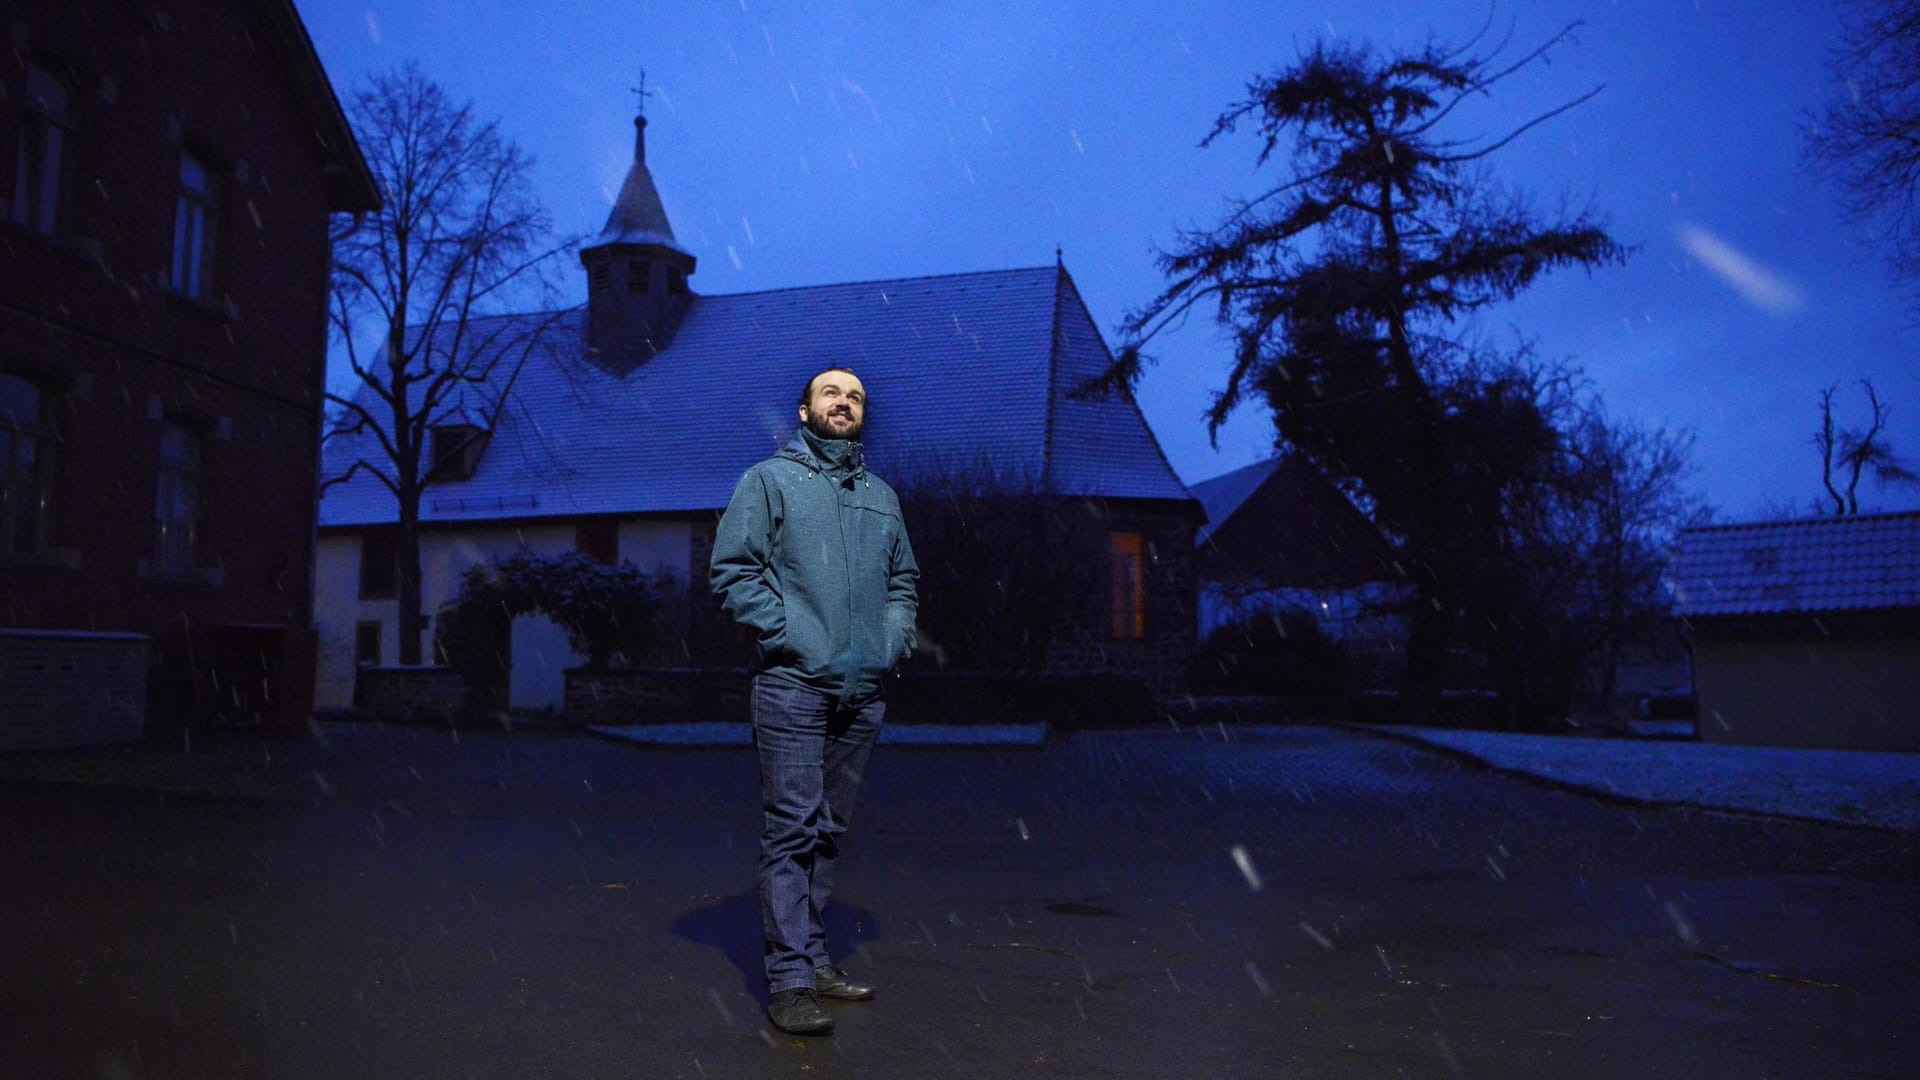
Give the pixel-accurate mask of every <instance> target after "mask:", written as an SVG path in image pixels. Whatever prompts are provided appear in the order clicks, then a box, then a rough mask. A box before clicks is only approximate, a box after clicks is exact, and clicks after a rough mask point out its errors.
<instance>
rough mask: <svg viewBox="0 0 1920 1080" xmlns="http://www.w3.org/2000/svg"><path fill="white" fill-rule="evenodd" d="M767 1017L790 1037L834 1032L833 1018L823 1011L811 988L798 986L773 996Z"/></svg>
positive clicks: (768, 1005)
mask: <svg viewBox="0 0 1920 1080" xmlns="http://www.w3.org/2000/svg"><path fill="white" fill-rule="evenodd" d="M767 1016H768V1018H770V1019H771V1020H772V1021H773V1026H774V1027H777V1028H779V1029H780V1030H781V1031H784V1032H786V1033H787V1034H789V1035H825V1034H827V1033H828V1032H830V1031H832V1030H833V1017H831V1016H828V1015H827V1014H826V1013H825V1012H823V1011H821V1009H820V1001H819V999H818V998H815V997H814V995H813V987H811V986H796V987H794V988H793V989H791V990H782V991H780V992H779V993H777V994H775V995H773V1000H772V1001H771V1002H768V1004H767Z"/></svg>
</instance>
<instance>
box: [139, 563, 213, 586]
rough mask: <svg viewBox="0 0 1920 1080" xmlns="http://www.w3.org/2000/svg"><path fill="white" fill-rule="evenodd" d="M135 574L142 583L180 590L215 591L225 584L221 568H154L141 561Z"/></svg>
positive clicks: (151, 564) (152, 565)
mask: <svg viewBox="0 0 1920 1080" xmlns="http://www.w3.org/2000/svg"><path fill="white" fill-rule="evenodd" d="M135 573H136V574H137V575H138V576H139V578H140V579H141V580H142V581H147V582H151V583H152V584H155V585H164V586H169V587H173V588H181V589H217V588H219V587H220V586H222V585H224V584H226V582H227V571H226V568H225V567H223V566H195V567H191V568H189V567H184V566H155V565H154V564H153V560H151V559H141V560H140V566H139V568H138V569H137V570H136V571H135Z"/></svg>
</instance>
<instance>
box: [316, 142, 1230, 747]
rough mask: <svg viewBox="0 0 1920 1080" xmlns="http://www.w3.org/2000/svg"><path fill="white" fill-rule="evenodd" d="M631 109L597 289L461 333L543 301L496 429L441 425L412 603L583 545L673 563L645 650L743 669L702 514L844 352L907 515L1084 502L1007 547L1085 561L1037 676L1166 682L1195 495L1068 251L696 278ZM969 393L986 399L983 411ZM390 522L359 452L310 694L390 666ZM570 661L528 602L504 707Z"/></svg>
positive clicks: (322, 560)
mask: <svg viewBox="0 0 1920 1080" xmlns="http://www.w3.org/2000/svg"><path fill="white" fill-rule="evenodd" d="M634 124H635V129H636V131H635V138H634V155H633V164H632V166H631V168H630V170H629V172H628V174H627V177H626V180H625V183H624V184H623V185H622V187H621V190H620V193H619V196H618V198H617V200H616V201H615V204H614V206H613V208H612V211H611V213H609V215H608V217H607V221H606V225H605V227H604V228H603V229H602V230H601V232H600V233H599V235H598V236H596V237H595V238H594V239H593V240H592V241H591V242H590V243H589V244H588V245H587V246H586V247H585V248H584V249H583V250H582V251H581V253H580V258H581V261H582V263H583V265H584V269H585V271H586V287H587V296H586V298H585V301H586V302H585V303H584V304H583V305H582V306H581V307H579V308H577V309H574V310H572V311H568V312H565V313H563V314H562V315H561V317H560V318H558V319H557V320H555V319H553V316H552V314H551V313H528V314H524V315H509V316H502V317H499V322H498V323H497V324H496V325H492V326H487V327H480V328H476V329H477V331H478V332H477V333H476V334H475V335H474V336H475V337H478V338H481V339H487V338H495V339H500V340H506V339H512V338H515V337H517V336H518V334H517V328H515V327H513V326H511V325H506V324H507V323H511V322H512V321H514V320H519V321H521V322H522V323H523V325H528V326H530V325H532V323H533V321H534V320H546V321H547V322H548V325H547V328H546V329H545V331H544V333H543V334H542V335H541V337H540V339H539V342H538V344H537V345H536V346H535V348H534V349H533V351H532V352H531V354H530V355H529V357H528V359H527V360H526V361H525V363H524V365H523V366H521V368H520V369H519V371H518V372H517V374H515V373H514V372H511V371H508V370H506V369H507V368H508V366H509V365H505V364H503V365H501V369H502V370H501V373H500V378H501V379H502V380H505V379H507V378H509V377H511V378H512V380H513V381H512V384H511V389H510V391H509V392H508V393H509V399H508V403H507V406H506V408H505V409H504V410H503V411H502V413H501V416H500V419H499V421H498V423H497V425H496V427H495V430H493V431H492V432H491V433H490V434H485V433H476V432H471V431H453V430H449V431H446V432H436V433H435V434H436V437H442V438H444V440H445V445H446V446H448V447H464V448H466V449H465V451H464V452H461V453H458V454H450V455H448V456H447V460H438V459H436V461H435V463H434V464H432V465H431V466H429V467H430V468H433V469H435V470H436V473H435V480H434V482H433V483H432V485H431V486H430V487H428V488H427V490H426V493H425V495H424V497H423V499H422V505H421V508H420V509H421V514H420V518H421V522H422V543H421V556H422V558H421V566H422V574H423V581H422V593H423V613H424V614H427V615H428V616H429V617H431V614H432V613H433V612H434V611H435V609H437V608H438V607H439V606H440V605H441V604H443V603H445V602H447V601H448V600H449V599H451V598H452V596H453V590H455V589H456V588H457V587H458V583H459V579H460V575H461V573H462V572H463V571H465V570H466V569H467V568H468V567H470V566H472V565H474V564H475V563H477V562H480V561H483V560H487V559H491V558H495V557H498V556H501V555H504V554H507V553H510V552H513V551H517V550H530V551H533V552H537V553H547V554H554V553H562V552H568V551H580V552H585V553H588V554H590V555H592V556H594V557H596V558H599V559H602V560H605V561H608V562H618V561H622V560H624V561H627V562H631V563H633V564H634V565H636V566H638V567H639V568H641V569H643V570H648V571H654V572H659V573H663V574H666V575H670V576H672V577H673V578H675V579H677V580H678V581H680V582H681V583H683V585H684V590H683V592H684V596H685V598H686V605H685V606H686V609H687V610H686V611H685V612H684V619H683V622H682V623H681V624H680V628H679V632H678V633H677V634H675V635H673V636H675V637H677V638H678V640H673V641H669V642H668V643H667V645H668V651H669V653H670V655H669V656H668V657H666V658H665V659H659V658H656V662H658V663H671V664H672V665H673V666H677V667H681V668H693V669H700V668H729V667H736V666H739V665H741V664H745V663H747V662H749V660H750V656H751V649H750V646H749V645H748V643H746V642H744V641H743V640H741V639H740V638H738V636H737V635H735V634H733V633H732V632H731V628H730V627H728V626H726V625H725V623H724V617H723V616H722V615H721V614H720V611H719V607H718V603H717V601H715V600H714V599H713V598H712V597H711V595H710V594H709V592H708V590H707V585H706V578H707V558H708V554H709V551H710V549H711V544H712V538H713V532H714V526H715V524H716V522H717V520H718V518H719V514H720V512H721V510H723V509H724V508H725V506H726V504H727V501H728V499H729V497H730V495H731V494H732V491H733V487H734V485H735V483H736V482H737V481H738V479H739V477H740V476H741V474H742V473H743V472H745V471H746V469H747V468H748V467H749V466H751V465H752V464H754V463H755V462H756V461H759V460H761V459H763V458H765V457H767V456H768V455H770V454H772V453H773V452H774V451H775V450H777V449H778V448H779V447H780V446H781V445H783V444H784V443H785V441H786V440H787V439H788V438H789V437H790V436H791V435H792V434H793V431H794V430H795V428H796V427H797V426H798V421H797V419H796V417H795V407H796V404H797V401H798V396H799V392H800V388H801V387H802V386H803V385H804V384H805V382H806V380H807V379H808V377H809V376H811V375H813V374H814V373H815V372H817V371H819V370H821V369H823V368H826V367H830V366H836V365H837V366H845V367H848V368H851V369H852V370H854V371H855V372H856V373H857V374H858V375H859V376H860V378H861V379H862V380H863V381H864V382H865V384H866V386H867V388H868V391H869V393H870V395H871V397H872V402H873V403H872V406H871V409H870V411H869V415H868V418H867V428H866V433H865V438H864V441H865V448H866V453H867V460H868V462H869V463H870V465H871V466H872V467H873V469H874V470H875V472H876V473H878V474H879V475H880V476H883V477H885V478H887V480H888V481H889V482H890V483H892V484H893V486H894V487H895V488H897V489H899V490H900V492H901V494H902V498H903V501H904V502H905V503H906V504H907V513H908V525H909V528H910V529H913V528H914V527H915V520H916V519H915V516H914V515H915V510H914V506H915V500H916V499H929V498H945V499H948V500H951V499H952V498H954V492H955V491H956V490H958V489H965V490H966V492H967V495H968V497H969V498H985V499H988V500H991V499H993V498H995V497H999V496H1006V497H1017V498H1018V499H1020V500H1024V502H1025V503H1027V504H1044V505H1046V506H1049V507H1052V508H1053V509H1052V510H1051V511H1049V512H1050V513H1053V514H1054V515H1055V517H1056V518H1059V519H1061V520H1065V519H1071V520H1072V521H1073V522H1075V523H1077V524H1076V526H1075V527H1073V528H1071V529H1063V530H1062V531H1060V532H1059V533H1058V534H1057V535H1058V536H1059V537H1060V540H1059V542H1058V543H1052V544H1048V545H1044V546H1043V547H1042V549H1040V550H1023V551H1022V552H1021V557H1022V558H1023V559H1030V560H1038V561H1040V564H1044V566H1046V567H1050V568H1069V567H1070V568H1073V569H1075V570H1076V571H1079V573H1077V574H1067V573H1059V574H1053V575H1052V577H1054V578H1056V579H1058V580H1061V581H1065V580H1069V579H1079V578H1091V579H1092V580H1094V581H1096V582H1097V588H1096V589H1093V590H1085V589H1082V590H1079V591H1077V592H1076V593H1074V595H1071V596H1069V595H1065V594H1064V593H1062V594H1061V595H1058V596H1039V597H1036V598H1035V602H1037V603H1039V604H1041V605H1042V606H1043V608H1045V609H1046V610H1049V611H1053V612H1054V617H1053V620H1052V624H1053V632H1052V633H1050V634H1049V635H1048V636H1047V640H1046V642H1045V644H1044V648H1043V649H1042V650H1040V652H1039V653H1038V655H1036V656H1035V657H1034V658H1033V659H1032V660H1031V662H1029V663H1027V664H1026V665H1025V666H1026V667H1027V668H1028V670H1030V671H1033V672H1038V673H1042V674H1044V673H1069V672H1070V673H1083V674H1084V673H1096V674H1108V675H1114V676H1117V677H1122V678H1127V679H1133V680H1137V681H1138V682H1139V683H1141V684H1142V685H1144V686H1146V687H1148V688H1150V689H1151V690H1153V691H1154V692H1155V693H1156V694H1159V695H1161V696H1166V695H1171V694H1173V693H1175V692H1176V691H1177V690H1178V688H1179V687H1180V686H1181V685H1182V682H1183V680H1184V677H1185V673H1186V665H1187V663H1188V662H1189V659H1190V656H1191V652H1192V648H1193V639H1194V627H1195V616H1194V604H1195V597H1196V584H1195V578H1194V573H1193V550H1194V544H1193V538H1194V532H1195V529H1196V528H1197V527H1198V525H1199V523H1200V521H1201V519H1202V516H1201V510H1200V506H1199V504H1198V503H1197V502H1196V501H1195V500H1194V499H1193V498H1192V497H1191V495H1190V494H1189V492H1188V491H1187V489H1186V487H1185V486H1184V485H1183V484H1182V483H1181V481H1180V479H1179V478H1178V477H1177V476H1176V475H1175V473H1174V471H1173V469H1172V467H1171V466H1170V465H1169V464H1168V462H1167V459H1166V457H1165V455H1164V454H1163V453H1162V451H1161V449H1160V446H1159V444H1158V442H1157V441H1156V440H1155V438H1154V435H1153V432H1152V431H1151V430H1150V429H1149V428H1148V426H1147V423H1146V421H1145V419H1144V418H1143V417H1142V415H1141V413H1140V411H1139V409H1138V407H1137V406H1136V405H1135V403H1134V402H1133V400H1132V398H1131V397H1130V396H1128V395H1127V394H1125V393H1120V392H1116V393H1112V394H1108V395H1105V396H1102V395H1100V394H1095V393H1087V392H1084V388H1085V386H1086V385H1087V384H1088V383H1089V381H1090V380H1092V379H1093V378H1094V377H1096V376H1098V375H1099V374H1100V373H1101V372H1103V371H1104V370H1106V368H1107V367H1108V366H1109V364H1110V363H1111V354H1110V353H1109V351H1108V349H1107V346H1106V344H1105V343H1104V341H1103V340H1102V338H1101V335H1100V332H1099V330H1098V328H1097V326H1096V324H1095V321H1094V318H1093V316H1092V315H1091V313H1089V311H1088V310H1087V308H1086V305H1085V304H1084V303H1083V302H1082V300H1081V298H1080V294H1079V292H1078V290H1076V289H1075V287H1074V283H1073V278H1072V276H1071V275H1070V274H1069V273H1068V271H1067V270H1066V268H1065V266H1064V265H1061V264H1060V263H1059V262H1058V260H1056V262H1055V263H1054V264H1052V265H1040V266H1032V267H1022V268H1016V269H1007V270H993V271H985V272H976V273H957V274H945V275H929V276H925V277H913V278H901V279H895V280H884V281H860V282H848V283H840V284H828V285H812V286H800V287H793V288H784V289H775V290H770V291H765V292H750V293H736V294H730V295H702V294H700V293H698V292H697V291H696V290H695V287H694V282H695V272H696V269H697V265H698V259H697V258H696V256H695V254H694V253H693V252H692V251H690V250H688V249H687V248H686V246H684V245H683V244H681V243H680V241H679V240H677V239H676V238H675V236H674V232H673V228H672V226H671V224H670V223H669V222H668V218H667V214H666V211H665V208H664V206H663V205H662V202H661V199H660V195H659V192H658V191H657V190H656V188H655V186H654V181H653V177H652V175H651V173H650V172H649V170H648V167H647V158H646V130H647V121H646V118H645V117H644V116H640V117H638V118H636V119H635V121H634ZM503 385H504V383H503ZM983 400H991V401H993V402H994V403H995V407H994V408H993V409H992V410H990V411H987V412H982V411H981V410H979V409H978V407H977V403H978V402H980V401H983ZM961 418H964V422H962V421H961ZM476 435H484V437H475V436H476ZM366 438H368V437H367V436H342V437H337V438H334V439H331V440H330V441H329V442H328V444H327V446H326V449H325V460H324V466H323V468H324V472H325V474H326V475H327V476H329V477H339V476H343V475H345V474H346V473H347V472H348V471H349V469H350V468H351V466H352V463H353V462H354V461H355V460H357V459H359V458H360V457H361V456H362V455H365V454H368V453H371V452H373V451H371V450H370V448H369V447H368V446H367V445H366V443H365V442H364V441H363V440H364V439H366ZM397 521H398V511H397V508H396V505H395V501H394V498H393V496H392V495H391V494H390V493H389V492H388V491H387V490H386V488H384V487H383V486H381V485H380V484H379V483H378V482H376V481H374V480H372V479H370V478H368V477H366V476H365V474H364V471H363V472H362V474H361V475H359V476H355V477H353V478H352V479H349V480H347V481H346V482H344V483H339V484H335V485H334V486H332V487H330V488H328V489H327V490H326V492H325V494H324V496H323V497H322V501H321V508H320V547H319V552H320V553H319V564H318V569H317V580H318V596H317V602H316V608H317V611H316V617H315V623H316V629H317V631H318V636H319V640H320V659H319V676H318V688H317V705H318V706H320V707H322V708H336V709H341V708H347V707H349V706H351V705H352V704H353V702H354V687H355V681H356V675H357V674H358V673H359V672H360V671H362V670H364V669H365V668H367V667H380V666H385V665H392V664H393V663H394V662H395V661H396V659H397V656H398V646H397V643H396V641H395V632H394V628H395V625H396V607H397V605H396V603H395V600H394V595H395V591H396V590H395V585H396V582H395V573H394V556H395V526H396V522H397ZM936 532H937V530H926V531H925V535H922V534H920V533H916V534H915V536H914V540H915V547H916V551H917V554H918V557H919V561H920V563H921V565H922V566H923V567H928V566H936V565H941V564H943V563H954V562H955V561H956V560H955V559H954V558H951V557H950V555H957V554H958V553H957V552H952V553H949V552H943V551H942V550H940V549H939V547H940V544H942V543H948V544H956V543H966V544H969V545H970V546H971V544H972V543H973V542H979V541H982V540H983V539H984V538H981V537H977V536H976V537H974V538H973V541H966V540H953V539H946V538H943V537H942V536H937V535H935V533H936ZM1031 568H1032V567H1031V566H1030V567H1029V569H1031ZM1047 577H1048V575H1047V574H1037V575H1036V574H1029V575H1027V576H1026V577H1025V578H1023V579H1022V580H1023V581H1031V580H1041V581H1045V580H1046V579H1047ZM1009 581H1011V579H1007V580H1006V581H1000V582H995V581H987V580H982V581H980V582H978V583H977V587H978V589H981V590H990V589H994V588H996V586H998V587H999V588H1002V589H1004V588H1008V587H1010V585H1009V584H1008V582H1009ZM926 587H927V582H926V581H925V580H924V579H923V592H924V591H925V589H926ZM1023 587H1024V586H1023ZM939 606H940V605H939V604H937V603H931V604H923V610H922V626H921V630H922V636H923V639H924V640H926V641H929V642H933V643H935V644H936V645H937V644H938V643H940V642H941V641H942V639H943V635H944V634H945V633H946V631H947V627H945V626H943V625H941V624H940V616H939V610H938V609H939ZM941 659H942V658H941V657H939V656H935V655H929V656H925V657H921V658H918V659H917V661H916V663H917V665H921V666H926V667H928V668H932V667H935V666H937V665H938V664H939V662H940V660H941ZM582 661H583V658H582V657H580V656H578V655H577V654H575V653H573V652H572V651H571V650H570V649H569V648H568V646H567V642H566V639H565V637H564V636H563V635H562V634H561V633H560V632H559V631H558V630H557V628H555V627H553V626H552V625H551V624H550V623H547V622H546V621H545V620H544V619H541V618H537V617H527V618H522V619H519V620H516V622H515V626H514V632H513V638H512V655H511V662H512V677H511V691H510V698H511V702H510V704H511V705H512V706H513V707H514V708H517V709H536V710H537V709H557V708H559V707H560V703H561V700H562V691H563V687H564V682H565V672H566V670H567V669H568V668H569V667H572V666H575V665H578V664H580V663H582ZM660 719H672V717H661V718H660Z"/></svg>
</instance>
